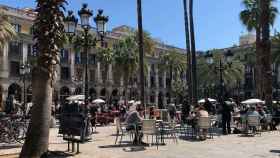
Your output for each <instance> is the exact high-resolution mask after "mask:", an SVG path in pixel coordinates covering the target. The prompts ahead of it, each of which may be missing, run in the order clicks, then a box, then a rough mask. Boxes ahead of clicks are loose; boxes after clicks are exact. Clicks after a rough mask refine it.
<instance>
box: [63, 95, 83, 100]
mask: <svg viewBox="0 0 280 158" xmlns="http://www.w3.org/2000/svg"><path fill="white" fill-rule="evenodd" d="M66 100H69V101H75V100H85V96H84V95H71V96H70V97H67V98H66Z"/></svg>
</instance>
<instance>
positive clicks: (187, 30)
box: [182, 0, 192, 122]
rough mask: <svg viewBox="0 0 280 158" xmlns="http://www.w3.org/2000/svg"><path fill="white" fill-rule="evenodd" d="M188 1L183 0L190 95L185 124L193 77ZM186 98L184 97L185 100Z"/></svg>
mask: <svg viewBox="0 0 280 158" xmlns="http://www.w3.org/2000/svg"><path fill="white" fill-rule="evenodd" d="M187 4H188V3H187V0H183V5H184V21H185V36H186V50H187V52H186V53H187V63H188V64H187V71H186V74H187V75H186V76H187V89H188V91H187V94H188V99H187V100H188V101H185V102H184V104H183V109H182V119H183V121H184V122H185V121H186V118H187V116H188V113H187V108H188V107H187V106H189V105H188V103H191V101H192V77H191V51H190V35H189V33H190V32H189V31H190V30H189V15H188V9H187V8H188V7H187ZM184 97H186V96H183V98H184Z"/></svg>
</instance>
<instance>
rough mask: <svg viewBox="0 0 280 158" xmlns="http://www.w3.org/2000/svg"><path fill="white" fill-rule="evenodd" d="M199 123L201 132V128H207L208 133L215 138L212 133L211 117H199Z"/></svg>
mask: <svg viewBox="0 0 280 158" xmlns="http://www.w3.org/2000/svg"><path fill="white" fill-rule="evenodd" d="M197 123H198V130H199V133H200V130H207V134H209V135H210V137H211V138H213V133H212V130H211V120H210V117H199V119H198V122H197ZM207 134H206V135H207Z"/></svg>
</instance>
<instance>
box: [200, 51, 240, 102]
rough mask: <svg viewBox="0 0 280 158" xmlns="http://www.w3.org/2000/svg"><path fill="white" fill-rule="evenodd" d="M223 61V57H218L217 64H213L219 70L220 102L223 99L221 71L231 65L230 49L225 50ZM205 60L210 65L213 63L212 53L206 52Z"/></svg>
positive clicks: (231, 55)
mask: <svg viewBox="0 0 280 158" xmlns="http://www.w3.org/2000/svg"><path fill="white" fill-rule="evenodd" d="M223 55H224V61H223V57H221V58H220V59H219V66H215V69H216V70H219V75H220V95H219V96H220V102H223V101H224V79H223V71H225V70H226V69H227V68H230V67H231V64H232V57H233V55H234V54H233V53H232V52H231V50H227V51H226V52H225V53H224V54H223ZM205 58H206V62H207V63H208V64H210V65H212V64H213V63H214V59H213V54H212V53H210V52H207V53H206V55H205Z"/></svg>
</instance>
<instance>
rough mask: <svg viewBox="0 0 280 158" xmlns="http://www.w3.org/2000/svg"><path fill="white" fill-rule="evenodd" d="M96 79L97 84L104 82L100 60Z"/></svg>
mask: <svg viewBox="0 0 280 158" xmlns="http://www.w3.org/2000/svg"><path fill="white" fill-rule="evenodd" d="M96 77H97V79H96V81H97V84H101V83H102V76H101V71H100V62H97V71H96Z"/></svg>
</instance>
